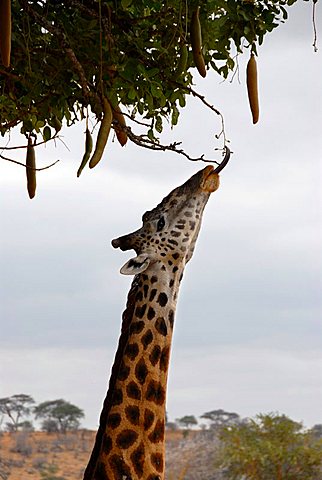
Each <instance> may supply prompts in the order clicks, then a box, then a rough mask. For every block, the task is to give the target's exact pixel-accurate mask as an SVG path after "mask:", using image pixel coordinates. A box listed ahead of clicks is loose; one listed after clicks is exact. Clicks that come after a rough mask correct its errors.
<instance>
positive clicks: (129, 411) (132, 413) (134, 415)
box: [125, 405, 140, 425]
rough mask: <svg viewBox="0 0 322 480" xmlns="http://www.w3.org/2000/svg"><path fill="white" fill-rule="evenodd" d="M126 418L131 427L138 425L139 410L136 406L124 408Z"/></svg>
mask: <svg viewBox="0 0 322 480" xmlns="http://www.w3.org/2000/svg"><path fill="white" fill-rule="evenodd" d="M125 415H126V418H127V419H128V420H129V421H130V422H131V423H132V425H138V424H139V421H140V409H139V407H137V406H136V405H128V406H127V407H125Z"/></svg>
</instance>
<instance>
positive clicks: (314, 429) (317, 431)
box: [311, 423, 322, 438]
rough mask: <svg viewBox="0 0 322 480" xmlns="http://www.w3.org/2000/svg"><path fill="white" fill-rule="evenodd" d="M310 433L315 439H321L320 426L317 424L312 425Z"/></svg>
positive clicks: (321, 429) (321, 426)
mask: <svg viewBox="0 0 322 480" xmlns="http://www.w3.org/2000/svg"><path fill="white" fill-rule="evenodd" d="M311 432H312V435H313V436H314V437H315V438H322V424H321V423H318V424H317V425H314V426H313V427H312V429H311Z"/></svg>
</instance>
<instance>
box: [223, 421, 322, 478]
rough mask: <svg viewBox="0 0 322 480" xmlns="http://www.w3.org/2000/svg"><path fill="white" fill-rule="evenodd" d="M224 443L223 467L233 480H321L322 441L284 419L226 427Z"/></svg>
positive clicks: (249, 422)
mask: <svg viewBox="0 0 322 480" xmlns="http://www.w3.org/2000/svg"><path fill="white" fill-rule="evenodd" d="M221 440H222V441H223V450H222V456H221V460H222V466H224V467H225V475H226V477H227V478H229V479H230V480H233V479H236V480H237V479H239V478H241V477H243V478H245V480H246V479H247V480H271V479H272V478H275V479H277V480H297V479H298V480H305V479H307V480H309V479H312V478H316V479H318V478H320V473H321V464H322V442H321V440H319V439H316V438H314V436H313V434H312V432H310V431H304V429H303V426H302V425H301V424H300V423H298V422H294V421H293V420H291V419H290V418H288V417H286V416H285V415H279V414H266V415H263V414H260V415H257V417H256V418H255V419H250V420H248V421H246V422H242V423H240V424H238V425H235V426H229V427H226V428H225V429H224V430H223V431H222V433H221ZM226 477H225V478H226Z"/></svg>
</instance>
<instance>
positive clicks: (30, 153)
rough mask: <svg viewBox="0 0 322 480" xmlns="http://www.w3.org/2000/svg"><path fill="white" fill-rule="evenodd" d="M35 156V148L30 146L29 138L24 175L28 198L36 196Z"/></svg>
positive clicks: (29, 139) (29, 140) (30, 140)
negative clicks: (25, 176)
mask: <svg viewBox="0 0 322 480" xmlns="http://www.w3.org/2000/svg"><path fill="white" fill-rule="evenodd" d="M35 168H36V155H35V147H34V146H33V144H32V139H31V137H29V138H28V146H27V156H26V175H27V190H28V194H29V198H34V196H35V194H36V170H35Z"/></svg>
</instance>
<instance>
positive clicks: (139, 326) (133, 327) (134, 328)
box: [130, 320, 144, 334]
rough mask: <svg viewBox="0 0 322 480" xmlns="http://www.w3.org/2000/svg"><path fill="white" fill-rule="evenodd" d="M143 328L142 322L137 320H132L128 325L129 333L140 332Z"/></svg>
mask: <svg viewBox="0 0 322 480" xmlns="http://www.w3.org/2000/svg"><path fill="white" fill-rule="evenodd" d="M143 328H144V322H143V321H142V320H139V321H138V322H133V323H132V324H131V326H130V334H133V333H134V334H135V333H141V332H142V330H143Z"/></svg>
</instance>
